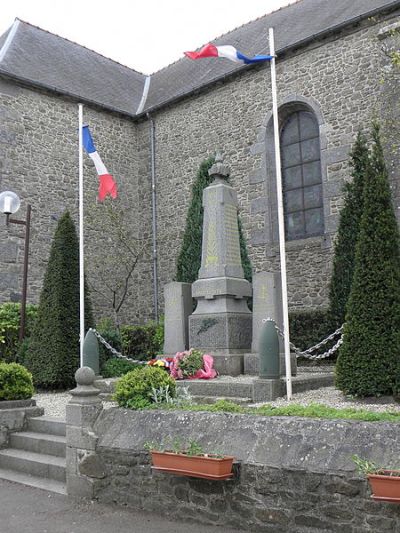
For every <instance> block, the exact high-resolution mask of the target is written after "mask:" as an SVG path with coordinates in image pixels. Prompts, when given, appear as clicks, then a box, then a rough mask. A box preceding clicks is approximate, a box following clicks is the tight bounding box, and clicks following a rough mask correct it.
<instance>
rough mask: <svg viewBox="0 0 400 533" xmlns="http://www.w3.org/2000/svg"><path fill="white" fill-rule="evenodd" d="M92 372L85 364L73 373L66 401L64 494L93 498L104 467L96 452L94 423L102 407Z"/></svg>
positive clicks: (103, 473) (102, 475) (103, 475)
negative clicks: (73, 379)
mask: <svg viewBox="0 0 400 533" xmlns="http://www.w3.org/2000/svg"><path fill="white" fill-rule="evenodd" d="M95 377H96V376H95V373H94V371H93V370H92V369H91V368H89V367H87V366H84V367H82V368H80V369H79V370H77V372H76V373H75V380H76V382H77V387H76V388H75V389H73V390H72V391H70V392H71V395H72V398H71V400H70V401H69V403H68V404H67V416H66V425H67V428H66V429H67V470H66V473H67V493H68V495H69V496H75V497H80V498H88V499H92V498H94V496H95V485H96V481H97V480H99V479H102V478H104V477H105V471H104V467H103V465H102V463H101V461H100V459H99V458H98V456H97V454H96V445H97V440H98V438H97V435H96V434H95V433H94V431H93V426H94V423H95V421H96V419H97V417H98V416H99V414H100V413H101V411H102V409H103V405H102V403H101V400H100V397H99V394H100V391H99V390H98V389H96V387H94V386H93V382H94V380H95Z"/></svg>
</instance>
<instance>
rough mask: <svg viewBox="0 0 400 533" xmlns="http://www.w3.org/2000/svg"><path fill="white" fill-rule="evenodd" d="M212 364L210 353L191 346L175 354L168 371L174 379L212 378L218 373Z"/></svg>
mask: <svg viewBox="0 0 400 533" xmlns="http://www.w3.org/2000/svg"><path fill="white" fill-rule="evenodd" d="M213 365H214V359H213V357H212V356H211V355H209V354H203V353H202V352H200V350H195V349H194V348H192V349H191V350H188V351H185V352H178V353H177V354H176V355H175V357H174V359H173V361H172V364H171V366H170V372H171V376H172V377H173V378H175V379H212V378H215V377H217V375H218V374H217V372H216V370H215V369H214V368H213Z"/></svg>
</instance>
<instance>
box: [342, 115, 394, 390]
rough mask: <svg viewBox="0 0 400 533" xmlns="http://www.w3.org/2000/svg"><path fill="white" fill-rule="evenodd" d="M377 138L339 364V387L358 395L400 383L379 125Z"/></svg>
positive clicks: (390, 221)
mask: <svg viewBox="0 0 400 533" xmlns="http://www.w3.org/2000/svg"><path fill="white" fill-rule="evenodd" d="M372 136H373V147H372V153H371V156H370V159H369V162H368V165H367V173H366V180H365V185H364V201H363V213H362V217H361V224H360V233H359V238H358V242H357V246H356V256H355V270H354V277H353V282H352V286H351V292H350V297H349V301H348V305H347V311H346V321H345V327H344V341H343V345H342V347H341V349H340V353H339V357H338V360H337V364H336V386H337V387H338V388H339V389H341V390H342V391H343V392H344V393H346V394H352V395H357V396H379V395H383V394H390V393H392V392H393V391H396V389H398V386H399V384H400V380H399V367H400V364H399V360H400V357H399V354H400V249H399V243H400V239H399V230H398V226H397V221H396V217H395V214H394V209H393V205H392V198H391V193H390V187H389V181H388V173H387V170H386V165H385V161H384V156H383V150H382V145H381V141H380V134H379V126H378V125H377V124H374V125H373V131H372Z"/></svg>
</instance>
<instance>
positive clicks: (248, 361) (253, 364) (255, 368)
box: [243, 353, 297, 376]
mask: <svg viewBox="0 0 400 533" xmlns="http://www.w3.org/2000/svg"><path fill="white" fill-rule="evenodd" d="M290 363H291V365H290V366H291V369H292V372H291V374H292V376H297V358H296V354H295V353H291V354H290ZM243 366H244V373H245V374H250V375H258V373H259V369H260V356H259V355H258V353H246V354H244V358H243ZM280 369H281V371H280V375H281V376H285V374H286V365H285V354H284V353H281V354H280Z"/></svg>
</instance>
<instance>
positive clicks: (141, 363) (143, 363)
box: [90, 328, 147, 365]
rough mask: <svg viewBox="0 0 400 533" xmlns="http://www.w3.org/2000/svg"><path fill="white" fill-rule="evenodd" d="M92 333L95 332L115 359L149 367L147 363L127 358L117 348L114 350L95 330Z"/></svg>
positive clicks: (91, 329) (92, 329)
mask: <svg viewBox="0 0 400 533" xmlns="http://www.w3.org/2000/svg"><path fill="white" fill-rule="evenodd" d="M90 331H93V333H94V334H95V335H96V337H97V338H98V340H99V341H100V342H101V344H103V346H105V347H106V348H107V350H110V352H111V353H112V354H113V355H114V356H115V357H118V359H125V361H129V362H131V363H136V364H138V365H147V361H139V360H138V359H131V358H130V357H127V356H126V355H123V354H122V353H121V352H118V351H117V350H116V349H115V348H113V347H112V346H111V344H109V343H108V342H107V341H106V339H104V338H103V337H102V336H101V335H100V333H99V332H98V331H97V330H96V329H94V328H90Z"/></svg>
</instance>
